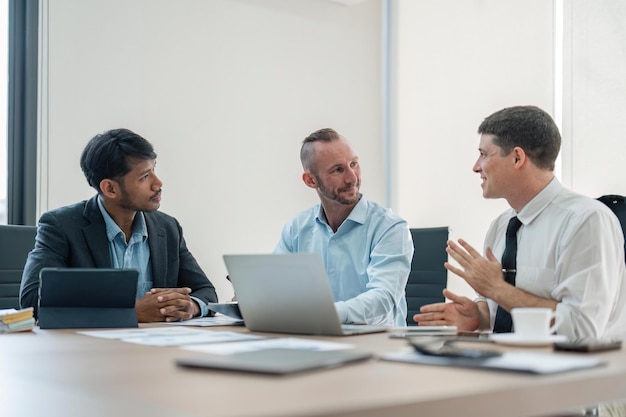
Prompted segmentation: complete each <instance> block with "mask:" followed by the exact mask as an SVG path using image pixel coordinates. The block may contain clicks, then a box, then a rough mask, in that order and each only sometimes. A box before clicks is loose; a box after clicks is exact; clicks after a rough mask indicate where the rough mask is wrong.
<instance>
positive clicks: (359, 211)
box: [315, 194, 368, 225]
mask: <svg viewBox="0 0 626 417" xmlns="http://www.w3.org/2000/svg"><path fill="white" fill-rule="evenodd" d="M359 197H360V198H359V202H358V203H356V206H354V208H353V209H352V211H351V212H350V214H349V215H348V217H347V218H346V220H344V221H343V222H344V223H345V222H346V221H348V220H350V221H351V222H355V223H359V224H363V223H365V219H366V218H367V205H368V203H367V199H366V198H365V197H364V196H363V194H359ZM315 219H316V220H317V221H318V222H320V223H323V224H325V225H328V221H327V220H326V213H324V207H323V206H322V204H321V203H320V205H319V210H318V212H317V216H316V217H315ZM342 224H343V223H342Z"/></svg>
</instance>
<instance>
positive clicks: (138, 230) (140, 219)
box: [98, 197, 152, 299]
mask: <svg viewBox="0 0 626 417" xmlns="http://www.w3.org/2000/svg"><path fill="white" fill-rule="evenodd" d="M98 207H99V208H100V212H101V213H102V217H104V223H105V225H106V231H107V239H108V240H109V254H110V255H111V266H112V267H113V268H120V269H136V270H137V271H139V280H138V281H137V294H136V295H135V298H136V299H140V298H141V297H143V296H144V295H145V294H146V293H147V292H148V291H150V290H151V289H152V265H151V263H150V246H149V245H148V228H147V227H146V219H145V218H144V216H143V213H142V212H140V211H138V212H137V215H136V216H135V221H134V223H133V232H132V235H131V236H130V239H129V240H128V243H126V236H125V235H124V232H122V229H120V227H119V226H118V225H117V223H115V221H114V220H113V218H111V216H110V215H109V213H107V211H106V210H105V209H104V206H103V205H102V201H100V198H99V197H98Z"/></svg>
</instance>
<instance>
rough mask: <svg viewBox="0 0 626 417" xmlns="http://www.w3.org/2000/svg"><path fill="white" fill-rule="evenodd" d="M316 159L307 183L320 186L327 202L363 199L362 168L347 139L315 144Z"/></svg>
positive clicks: (311, 185) (341, 202)
mask: <svg viewBox="0 0 626 417" xmlns="http://www.w3.org/2000/svg"><path fill="white" fill-rule="evenodd" d="M313 147H314V158H313V161H312V166H311V169H310V171H307V172H305V174H304V175H305V183H307V185H309V186H310V187H313V188H316V189H317V193H318V195H319V197H320V199H321V200H322V202H324V203H339V204H342V205H355V204H356V203H358V202H359V198H360V197H359V188H360V187H361V167H360V165H359V157H358V156H356V155H355V154H354V151H353V150H352V148H351V147H350V145H349V144H348V142H347V141H345V140H344V139H335V140H332V141H330V142H322V141H320V142H316V143H314V144H313Z"/></svg>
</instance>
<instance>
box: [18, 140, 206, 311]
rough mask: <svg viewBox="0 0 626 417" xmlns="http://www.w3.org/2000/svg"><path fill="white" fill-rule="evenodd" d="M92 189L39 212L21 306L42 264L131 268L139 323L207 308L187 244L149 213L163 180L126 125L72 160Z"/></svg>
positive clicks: (28, 300)
mask: <svg viewBox="0 0 626 417" xmlns="http://www.w3.org/2000/svg"><path fill="white" fill-rule="evenodd" d="M80 165H81V168H82V170H83V172H84V174H85V177H86V178H87V182H88V183H89V185H91V186H92V187H93V188H95V189H96V190H97V191H98V194H97V195H95V196H94V197H92V198H91V199H89V200H87V201H82V202H80V203H76V204H73V205H70V206H66V207H61V208H58V209H55V210H52V211H49V212H47V213H45V214H43V215H42V216H41V218H40V219H39V224H38V228H37V237H36V239H35V247H34V249H33V250H32V251H31V252H30V254H29V255H28V259H27V261H26V265H25V268H24V273H23V276H22V283H21V288H20V304H21V306H22V307H34V308H35V314H36V312H37V308H38V304H39V271H40V270H41V269H42V268H44V267H80V268H132V269H138V270H139V284H138V288H137V301H136V303H135V309H136V311H137V319H138V320H139V321H140V322H155V321H179V320H188V319H191V318H193V317H196V316H202V315H206V314H208V313H209V311H208V309H207V305H206V303H207V302H217V294H216V292H215V288H214V287H213V284H211V282H210V281H209V279H208V278H207V276H206V275H205V274H204V272H203V271H202V269H201V268H200V266H199V265H198V263H197V262H196V260H195V259H194V257H193V255H192V254H191V252H189V250H188V249H187V245H186V243H185V239H184V237H183V231H182V228H181V226H180V224H179V223H178V221H177V220H176V219H175V218H173V217H171V216H168V215H167V214H165V213H162V212H159V211H157V210H158V208H159V206H160V202H161V187H162V185H163V183H162V182H161V180H160V179H159V177H157V175H156V174H155V165H156V153H155V152H154V149H153V147H152V145H151V144H150V143H149V142H148V141H147V140H145V139H144V138H142V137H141V136H139V135H137V134H136V133H133V132H131V131H130V130H127V129H115V130H109V131H107V132H104V133H102V134H99V135H96V136H95V137H94V138H92V139H91V140H90V141H89V143H88V144H87V146H86V147H85V149H84V150H83V153H82V156H81V162H80Z"/></svg>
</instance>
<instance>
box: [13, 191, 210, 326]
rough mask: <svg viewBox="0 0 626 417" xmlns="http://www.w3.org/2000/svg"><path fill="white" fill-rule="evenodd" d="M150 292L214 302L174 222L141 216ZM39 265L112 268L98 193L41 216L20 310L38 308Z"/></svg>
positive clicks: (26, 269) (162, 215)
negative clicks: (170, 291) (179, 292)
mask: <svg viewBox="0 0 626 417" xmlns="http://www.w3.org/2000/svg"><path fill="white" fill-rule="evenodd" d="M144 216H145V219H146V226H147V228H148V244H149V246H150V260H151V262H152V280H153V286H154V288H180V287H189V288H191V291H192V292H191V294H190V295H192V296H194V297H196V298H198V299H200V300H202V301H204V302H217V294H216V292H215V288H214V287H213V284H212V283H211V282H210V281H209V279H208V278H207V276H206V275H205V274H204V272H203V271H202V269H201V268H200V266H199V265H198V263H197V262H196V260H195V258H194V257H193V255H192V254H191V252H189V250H188V249H187V244H186V243H185V239H184V237H183V231H182V228H181V226H180V224H179V223H178V221H176V219H175V218H173V217H171V216H168V215H167V214H165V213H162V212H159V211H155V212H152V213H146V212H144ZM44 267H75V268H111V267H112V265H111V257H110V254H109V246H108V240H107V235H106V225H105V223H104V218H103V217H102V213H100V209H99V207H98V202H97V195H96V196H94V197H92V198H91V199H89V200H86V201H82V202H80V203H76V204H73V205H70V206H66V207H61V208H58V209H55V210H52V211H49V212H47V213H45V214H43V215H42V216H41V218H40V219H39V224H38V227H37V237H36V238H35V247H34V249H33V250H32V251H31V252H30V253H29V254H28V259H27V260H26V265H25V267H24V273H23V275H22V284H21V287H20V304H21V306H22V308H24V307H33V308H34V309H35V314H36V312H37V308H38V306H39V271H40V270H41V269H42V268H44Z"/></svg>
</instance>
